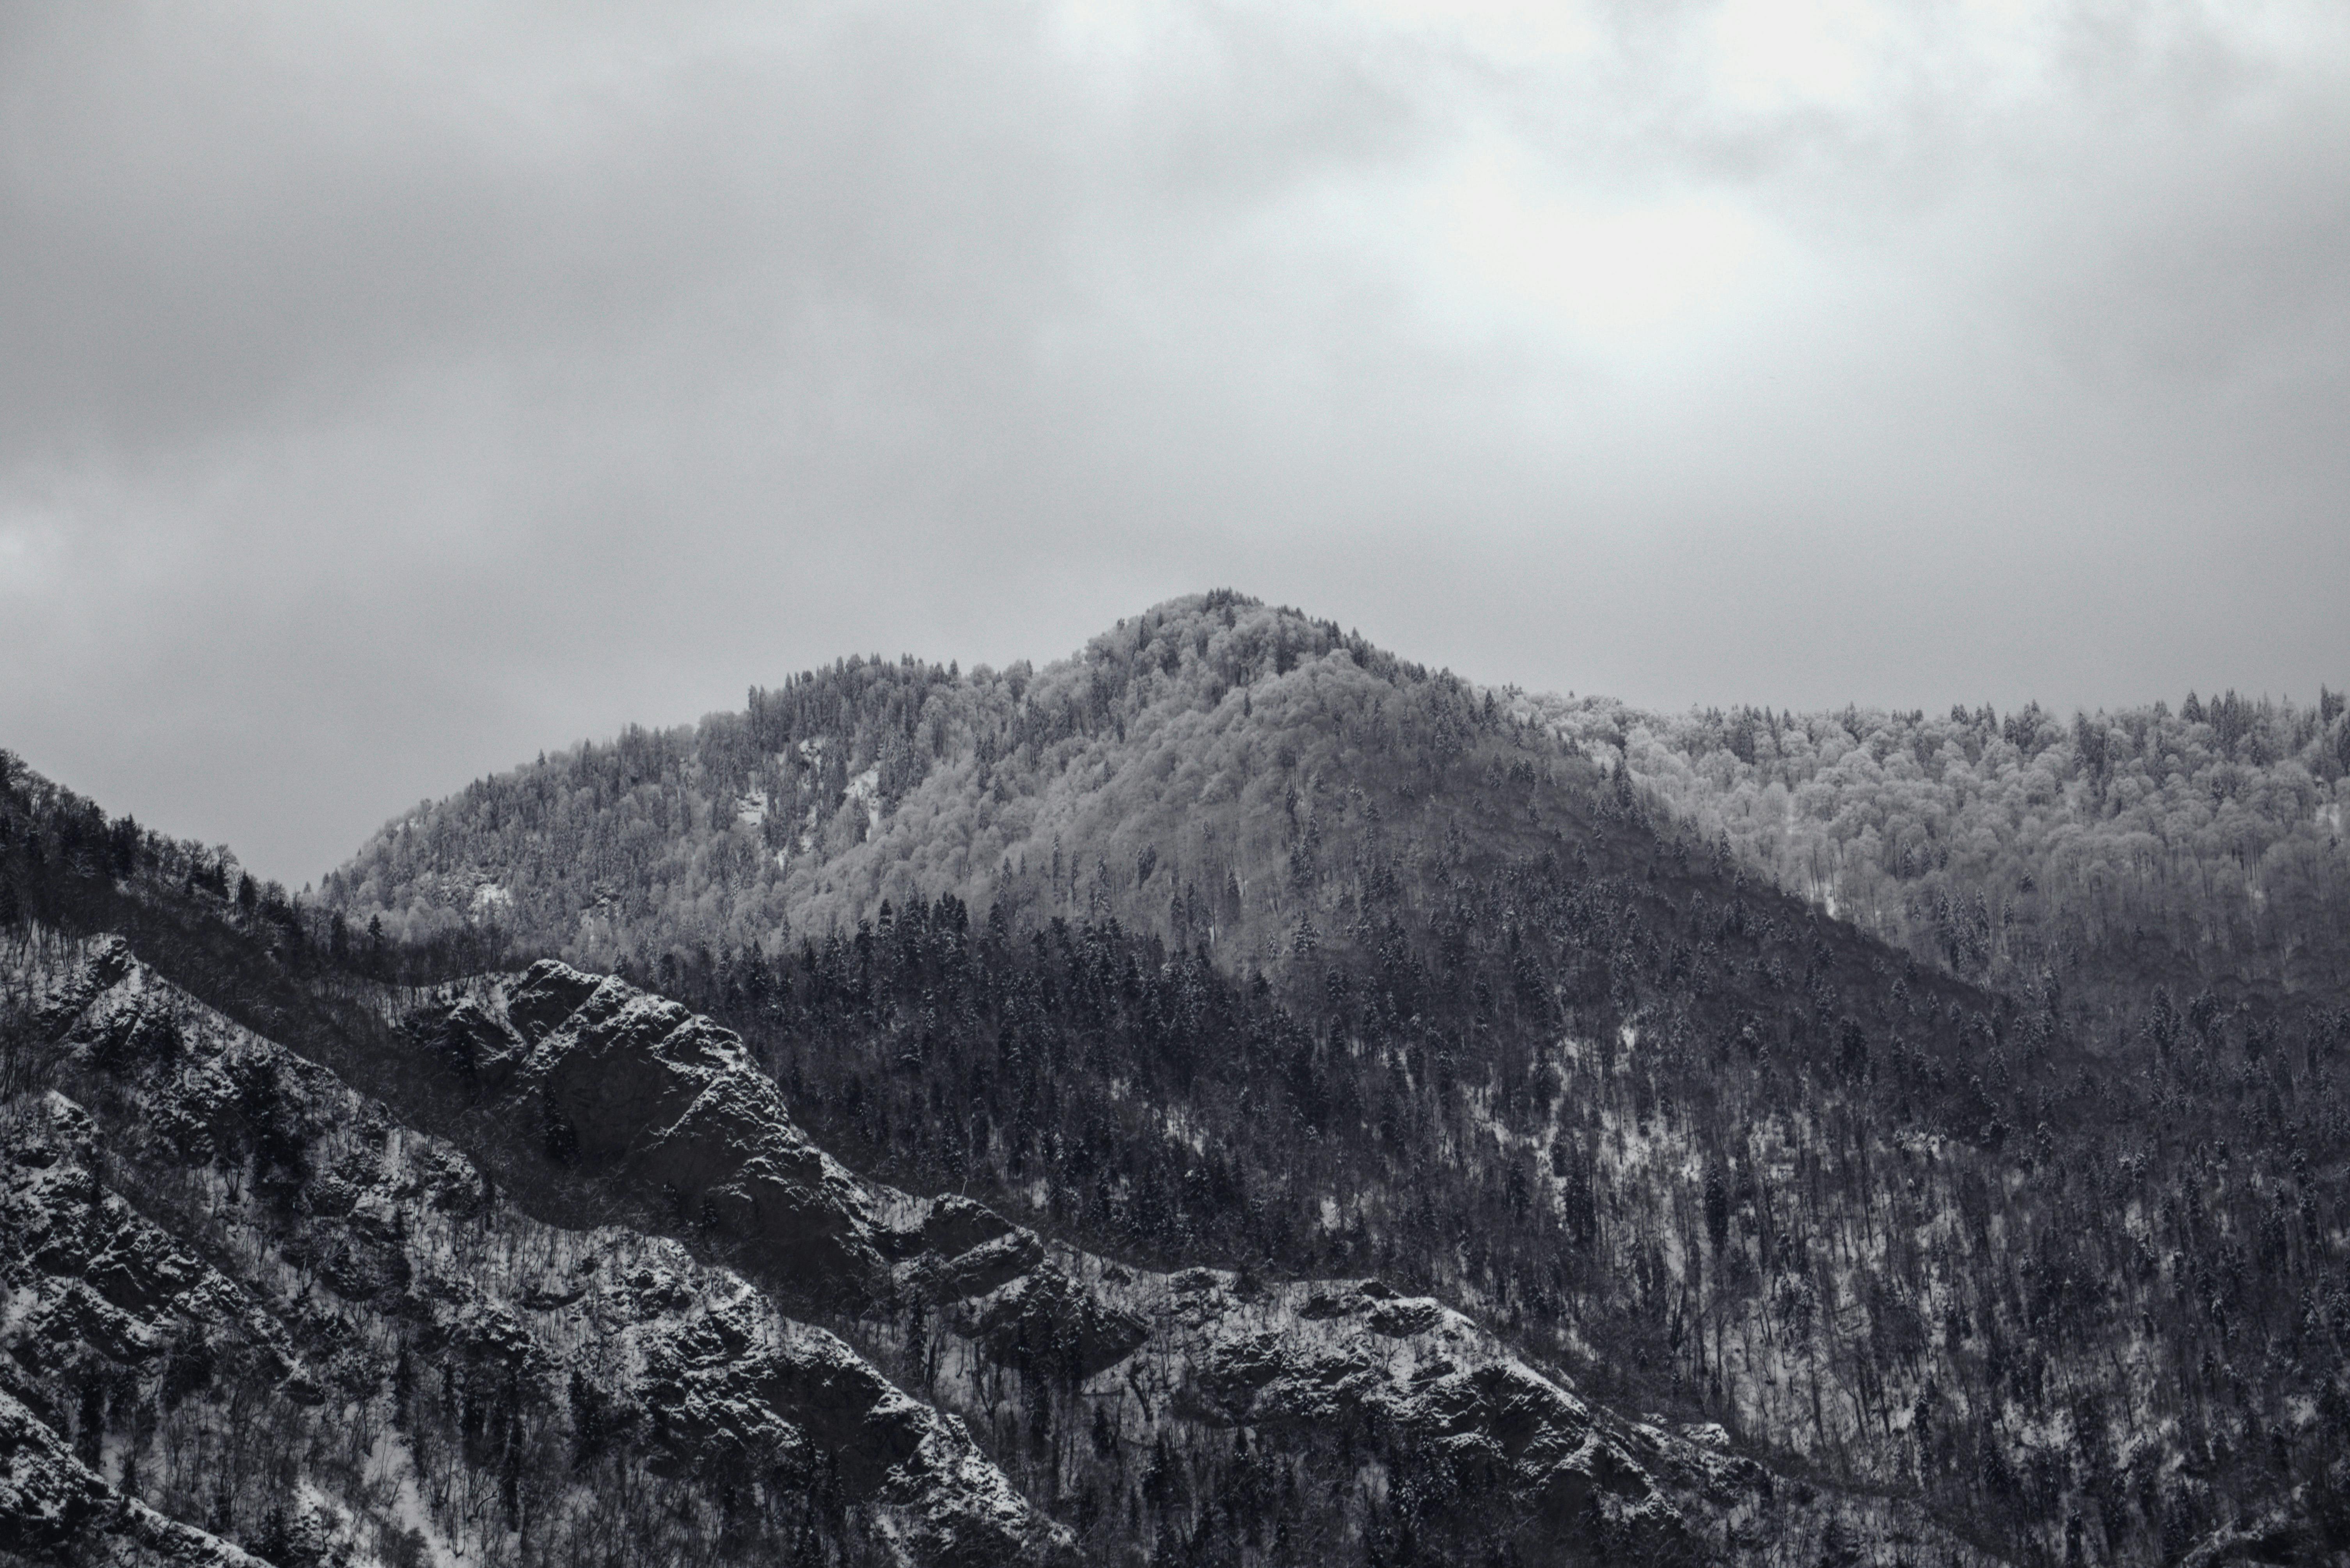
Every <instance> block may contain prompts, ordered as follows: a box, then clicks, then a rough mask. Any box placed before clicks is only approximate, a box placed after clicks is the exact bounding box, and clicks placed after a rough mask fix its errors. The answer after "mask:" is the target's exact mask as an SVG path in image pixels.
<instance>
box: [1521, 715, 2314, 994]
mask: <svg viewBox="0 0 2350 1568" xmlns="http://www.w3.org/2000/svg"><path fill="white" fill-rule="evenodd" d="M1513 708H1514V709H1515V710H1516V711H1519V712H1521V713H1522V714H1523V715H1524V716H1526V717H1528V718H1531V719H1534V720H1536V721H1537V722H1541V723H1543V724H1544V725H1545V726H1546V727H1547V728H1549V729H1551V730H1552V731H1554V732H1555V733H1557V734H1559V735H1561V736H1562V737H1563V738H1565V739H1567V740H1569V741H1571V742H1574V743H1575V746H1576V747H1577V748H1578V749H1579V750H1581V751H1582V752H1584V753H1586V754H1588V755H1590V756H1592V757H1594V758H1595V759H1597V760H1599V761H1601V762H1602V763H1604V764H1606V765H1608V766H1611V767H1621V768H1622V769H1624V770H1625V771H1626V772H1627V774H1629V776H1630V777H1631V779H1632V780H1633V781H1634V782H1635V783H1636V784H1638V786H1639V787H1640V788H1641V789H1642V790H1644V791H1646V792H1648V793H1649V794H1651V795H1653V796H1654V797H1655V798H1656V799H1657V800H1658V801H1659V803H1660V804H1661V805H1663V806H1664V807H1665V808H1666V809H1667V810H1669V812H1671V813H1672V815H1674V816H1675V817H1676V818H1677V819H1679V820H1680V821H1683V822H1686V823H1688V824H1690V825H1691V826H1695V827H1697V828H1699V829H1700V831H1702V832H1704V833H1706V834H1708V835H1709V836H1712V835H1719V836H1721V837H1723V838H1725V839H1726V840H1727V841H1728V842H1729V843H1730V845H1731V846H1732V847H1733V848H1734V850H1735V851H1736V853H1737V854H1738V855H1739V856H1740V857H1742V859H1744V860H1746V861H1748V862H1749V863H1751V864H1752V865H1754V866H1756V867H1760V868H1761V869H1762V870H1763V873H1764V874H1766V875H1769V876H1771V877H1774V878H1776V879H1777V880H1778V881H1779V882H1780V883H1781V884H1782V885H1783V886H1784V887H1787V888H1792V889H1794V890H1796V891H1799V892H1801V893H1804V895H1806V896H1808V897H1810V898H1814V899H1816V900H1818V901H1819V902H1821V903H1822V904H1823V905H1824V907H1825V908H1826V909H1829V910H1830V911H1831V912H1834V913H1836V914H1839V915H1842V916H1843V917H1844V918H1846V919H1851V920H1854V921H1856V922H1858V923H1859V924H1861V925H1863V926H1865V927H1866V928H1867V929H1870V930H1872V931H1875V932H1876V933H1877V934H1878V935H1880V936H1882V937H1884V938H1885V939H1886V940H1888V941H1891V942H1893V943H1895V944H1897V945H1900V946H1906V947H1908V948H1909V949H1910V950H1913V951H1914V952H1916V953H1917V954H1918V957H1919V958H1920V959H1922V960H1925V961H1930V962H1934V963H1938V964H1940V965H1942V966H1944V967H1946V968H1949V969H1950V970H1951V971H1954V972H1958V973H1963V974H1967V975H1970V976H1974V977H1978V978H1984V979H1991V980H1995V981H1998V982H1999V983H2001V984H2003V985H2008V986H2028V985H2029V984H2031V983H2032V982H2033V981H2035V980H2036V979H2037V978H2038V976H2039V974H2040V973H2041V971H2043V970H2054V971H2057V972H2059V973H2063V974H2065V975H2067V976H2068V977H2069V976H2076V975H2077V976H2081V977H2083V978H2085V979H2087V980H2090V981H2093V982H2094V981H2102V980H2104V979H2106V978H2111V979H2112V980H2114V981H2116V982H2118V983H2121V984H2124V985H2130V984H2136V985H2138V986H2144V985H2147V984H2152V983H2158V982H2160V983H2167V984H2169V985H2170V986H2172V987H2173V988H2174V989H2176V988H2178V986H2180V985H2181V984H2182V981H2181V977H2182V976H2191V977H2193V979H2194V981H2195V982H2196V983H2192V984H2189V986H2188V989H2190V990H2199V989H2201V988H2202V986H2203V985H2205V984H2208V985H2210V986H2211V987H2212V988H2214V989H2216V990H2218V991H2220V992H2224V993H2226V994H2229V995H2230V996H2245V997H2249V996H2252V995H2256V994H2264V995H2271V996H2291V995H2296V994H2299V993H2303V992H2315V993H2317V994H2318V995H2319V996H2321V997H2323V998H2325V999H2328V1000H2331V1001H2333V1002H2336V1003H2338V1002H2342V1001H2344V1000H2345V988H2350V947H2345V943H2350V850H2346V849H2345V846H2344V843H2343V830H2344V826H2345V819H2344V814H2345V809H2350V788H2345V784H2344V783H2343V780H2344V776H2345V774H2350V720H2345V716H2344V699H2343V697H2342V695H2341V694H2340V693H2338V692H2334V691H2320V692H2319V694H2318V701H2317V702H2316V705H2315V706H2314V707H2296V706H2295V705H2293V703H2291V702H2277V701H2268V700H2266V699H2262V700H2260V701H2250V700H2247V699H2245V698H2242V697H2240V696H2238V695H2237V694H2236V693H2235V692H2233V691H2230V692H2228V693H2226V694H2225V695H2224V696H2220V697H2216V698H2213V699H2210V700H2209V701H2205V700H2203V699H2200V698H2199V697H2198V696H2197V695H2196V694H2195V693H2194V692H2191V691H2190V692H2189V693H2188V694H2187V699H2186V701H2184V702H2182V703H2181V704H2180V705H2179V708H2178V711H2177V712H2175V713H2174V712H2173V711H2171V710H2170V708H2169V707H2168V704H2166V703H2162V702H2156V703H2154V704H2152V705H2151V706H2149V707H2146V708H2140V709H2133V710H2129V711H2123V712H2120V713H2106V712H2102V711H2101V712H2097V713H2095V714H2089V713H2076V714H2074V716H2073V718H2072V721H2071V722H2069V723H2066V722H2062V721H2060V720H2059V719H2058V718H2057V717H2056V716H2055V715H2054V714H2052V713H2049V712H2046V711H2043V710H2042V709H2040V708H2039V707H2038V706H2036V705H2027V706H2025V707H2024V708H2022V709H2021V710H2019V711H2015V712H2012V713H2010V714H2007V715H2006V716H2004V717H2002V716H2001V715H2000V714H1998V713H1996V712H1994V711H1991V709H1990V708H1987V707H1986V708H1980V709H1976V710H1974V711H1968V710H1966V709H1963V708H1960V709H1953V710H1952V711H1951V712H1950V715H1949V717H1948V718H1929V717H1928V716H1927V715H1926V714H1925V713H1923V712H1922V711H1913V712H1908V713H1884V712H1876V711H1867V712H1864V711H1859V710H1857V709H1846V710H1845V711H1842V712H1840V713H1810V714H1791V713H1783V712H1782V713H1773V712H1772V711H1768V710H1763V709H1740V710H1737V711H1731V712H1728V713H1724V712H1722V711H1719V710H1711V711H1704V712H1699V713H1690V714H1686V715H1681V716H1677V717H1676V716H1667V715H1661V714H1655V713H1645V712H1640V711H1636V710H1632V709H1628V708H1626V707H1624V706H1623V705H1622V704H1620V703H1617V702H1613V701H1607V700H1605V699H1598V698H1584V699H1582V700H1580V701H1565V700H1561V699H1556V698H1536V699H1529V698H1520V699H1518V700H1517V701H1515V702H1514V703H1513Z"/></svg>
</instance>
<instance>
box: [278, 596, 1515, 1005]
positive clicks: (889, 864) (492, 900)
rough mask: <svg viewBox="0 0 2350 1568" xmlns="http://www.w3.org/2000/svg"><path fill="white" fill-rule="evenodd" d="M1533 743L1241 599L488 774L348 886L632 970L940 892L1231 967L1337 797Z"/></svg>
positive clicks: (336, 902)
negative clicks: (1311, 822)
mask: <svg viewBox="0 0 2350 1568" xmlns="http://www.w3.org/2000/svg"><path fill="white" fill-rule="evenodd" d="M1504 738H1508V739H1509V741H1510V743H1511V745H1512V746H1513V747H1521V746H1523V745H1526V744H1532V743H1534V742H1537V741H1539V750H1540V754H1541V755H1542V756H1543V757H1544V758H1547V759H1553V760H1555V758H1556V756H1557V753H1558V750H1559V748H1558V747H1557V745H1556V743H1555V742H1550V741H1548V740H1547V739H1546V738H1543V737H1536V736H1534V734H1533V732H1530V731H1527V732H1521V730H1520V728H1519V727H1518V726H1514V725H1513V724H1511V723H1510V722H1508V721H1507V720H1505V719H1503V717H1502V716H1501V715H1500V714H1499V711H1498V710H1497V709H1496V707H1495V706H1494V704H1493V702H1492V700H1491V699H1490V698H1482V697H1481V696H1480V695H1479V694H1478V693H1476V692H1473V691H1471V689H1470V688H1469V687H1468V686H1467V685H1466V684H1465V683H1463V682H1461V681H1460V680H1457V679H1456V678H1454V677H1452V676H1451V675H1449V674H1445V673H1443V672H1431V671H1430V670H1425V669H1423V668H1421V667H1419V666H1417V665H1412V664H1409V663H1406V662H1404V661H1401V660H1399V659H1395V658H1394V657H1392V656H1391V655H1388V654H1386V653H1384V652H1382V651H1380V650H1378V649H1375V648H1373V647H1371V646H1370V645H1369V644H1368V643H1367V642H1365V641H1364V640H1363V639H1361V638H1360V637H1359V636H1356V635H1353V634H1349V633H1346V632H1342V631H1341V630H1340V629H1339V628H1337V627H1336V625H1334V624H1332V623H1329V622H1322V621H1313V620H1309V619H1307V618H1304V617H1302V616H1299V615H1297V614H1296V613H1295V612H1294V611H1286V610H1275V609H1272V608H1269V607H1265V606H1263V605H1260V604H1257V603H1255V602H1254V601H1253V600H1248V599H1244V598H1242V597H1238V596H1236V595H1230V594H1211V595H1207V596H1203V597H1198V598H1194V599H1190V600H1180V601H1176V602H1175V603H1173V604H1170V605H1167V606H1162V607H1159V608H1157V609H1154V610H1152V611H1150V612H1149V613H1148V614H1146V615H1144V616H1141V617H1139V618H1136V619H1134V620H1132V621H1130V622H1128V623H1125V624H1123V625H1121V626H1120V627H1119V628H1117V629H1116V630H1114V631H1112V632H1110V633H1108V634H1107V635H1106V636H1104V637H1102V638H1099V639H1096V640H1095V641H1094V642H1093V643H1092V644H1091V645H1090V646H1088V647H1087V649H1086V650H1085V651H1084V653H1083V654H1081V655H1080V656H1078V657H1077V658H1075V659H1069V660H1066V661H1063V662H1061V663H1058V664H1055V665H1051V666H1048V667H1046V668H1045V669H1044V670H1034V669H1031V668H1030V667H1029V666H1027V665H1025V664H1019V665H1014V666H1013V667H1011V668H1010V669H1008V670H1002V671H996V670H987V669H984V668H981V669H976V670H972V671H970V672H968V673H967V674H966V673H962V672H961V671H958V670H955V669H954V668H952V667H948V668H945V669H941V668H940V667H937V666H933V665H926V664H920V663H918V662H916V661H913V660H911V659H904V660H900V661H899V662H897V663H894V664H893V663H889V662H886V661H882V660H879V659H875V660H866V659H849V660H845V661H842V662H841V663H839V664H837V665H835V666H834V667H833V668H832V669H830V670H815V671H810V672H808V673H807V674H806V675H803V676H800V677H797V678H795V679H794V680H790V681H788V682H786V683H785V685H784V686H783V687H782V688H781V689H780V690H754V691H753V692H752V693H751V695H750V700H749V702H748V704H747V706H746V708H745V709H744V711H741V712H735V713H722V714H714V715H712V716H711V717H709V718H707V719H704V720H703V721H702V722H701V723H700V724H699V725H698V726H695V727H694V728H691V729H684V730H675V731H669V732H646V731H640V730H639V731H631V732H629V733H627V734H624V735H623V736H621V737H620V738H619V740H618V741H616V742H612V743H609V744H591V745H585V746H581V747H579V748H577V749H576V750H574V751H571V752H568V753H562V754H559V755H556V756H554V757H550V758H546V759H542V760H541V761H540V762H539V763H535V764H533V765H531V766H528V767H525V768H521V769H518V770H516V771H515V772H514V773H511V774H502V775H499V776H498V777H496V778H493V779H484V780H481V781H477V782H476V783H475V784H473V785H471V786H469V787H468V788H467V789H466V790H465V791H463V792H462V793H461V794H457V795H454V796H452V797H451V798H450V799H448V800H446V801H443V802H441V803H440V804H438V805H432V806H428V807H423V808H420V810H419V811H418V812H416V813H414V814H411V815H408V816H405V817H402V818H400V820H398V821H396V822H394V823H392V824H390V826H387V827H386V828H385V829H384V831H383V832H382V833H380V834H379V835H377V836H376V837H375V838H373V839H372V840H370V841H369V844H368V845H367V846H365V847H364V848H363V849H362V850H361V851H360V852H359V855H358V856H357V857H354V859H353V860H352V862H351V863H350V864H349V865H348V867H345V868H344V869H343V870H342V871H340V872H338V873H337V874H336V875H335V876H333V877H329V878H328V881H327V884H326V886H325V889H324V894H323V896H324V898H326V900H327V901H328V903H330V904H332V905H333V906H335V907H337V908H338V909H344V910H346V911H348V912H349V914H350V915H351V917H352V918H353V919H381V920H382V921H383V922H384V923H385V926H386V929H389V930H390V932H391V933H392V934H393V935H394V936H400V937H405V936H415V935H423V934H427V933H432V932H436V931H441V930H447V929H456V928H459V927H461V926H463V925H465V924H467V923H483V922H485V921H494V922H496V923H500V924H503V925H504V926H505V927H507V929H511V930H514V931H515V932H516V933H517V934H518V935H519V936H521V938H522V939H523V940H526V941H529V942H530V943H532V944H533V945H536V946H542V947H545V948H546V949H547V950H556V951H560V952H563V953H564V954H566V955H567V956H568V957H570V958H572V959H573V960H575V961H581V962H586V963H590V964H602V965H607V966H608V965H611V964H614V963H618V962H619V961H622V960H623V959H626V958H629V957H632V956H633V955H635V954H637V953H638V952H639V950H642V951H645V952H649V953H658V952H659V951H660V950H664V949H666V948H671V947H677V946H691V944H692V943H694V942H697V941H723V942H729V943H732V944H733V945H736V946H741V945H745V944H747V943H749V942H751V941H754V940H756V941H759V942H761V943H763V944H764V945H765V946H767V947H769V948H771V949H772V948H774V947H775V946H776V945H777V944H778V943H788V942H790V941H792V940H795V937H796V936H798V935H801V934H817V935H820V934H821V933H822V932H824V931H825V930H826V929H832V928H836V927H837V928H838V929H847V927H849V926H851V925H853V924H854V922H855V921H856V920H857V919H859V918H865V919H870V918H871V916H872V914H873V912H874V909H876V907H877V906H878V905H879V903H880V902H881V901H882V900H883V899H885V898H886V899H890V900H893V901H896V902H899V903H903V902H905V901H907V900H908V899H910V898H914V897H917V896H921V897H930V896H934V895H935V894H936V893H938V892H940V891H951V892H953V893H955V894H956V896H958V897H959V898H962V899H963V900H964V901H965V902H966V903H968V904H970V905H972V907H974V908H980V909H984V908H987V907H989V906H991V905H995V904H1001V905H1003V906H1004V907H1005V908H1006V909H1008V910H1012V911H1014V912H1029V913H1033V914H1035V916H1036V917H1037V918H1039V919H1044V918H1049V917H1050V915H1052V914H1055V913H1058V914H1062V915H1065V916H1070V917H1075V918H1085V917H1088V916H1090V917H1092V918H1095V919H1104V918H1107V916H1108V915H1109V914H1112V913H1115V914H1117V915H1118V917H1119V918H1120V919H1121V920H1122V921H1123V922H1124V923H1125V924H1126V925H1128V927H1129V928H1140V929H1151V930H1156V931H1158V932H1159V935H1161V936H1162V938H1164V939H1165V940H1169V941H1170V942H1182V943H1184V944H1186V945H1188V944H1189V942H1190V941H1191V940H1192V937H1193V936H1194V935H1195V934H1196V935H1197V936H1200V937H1205V938H1206V939H1207V940H1210V942H1211V945H1212V946H1213V947H1215V948H1216V950H1217V951H1218V954H1219V956H1220V958H1224V959H1227V960H1229V959H1230V958H1231V957H1232V952H1233V950H1234V948H1235V945H1237V946H1238V947H1241V948H1253V949H1256V950H1263V948H1264V947H1265V946H1266V945H1267V944H1268V943H1270V942H1274V941H1280V942H1283V943H1286V942H1287V941H1288V940H1290V939H1291V938H1292V937H1293V936H1294V935H1295V929H1294V928H1295V924H1296V915H1295V909H1294V905H1293V904H1292V902H1291V901H1289V900H1287V899H1285V898H1284V893H1285V890H1286V888H1287V887H1288V884H1289V877H1288V875H1287V867H1286V864H1285V860H1286V856H1287V853H1288V837H1289V833H1288V827H1289V821H1288V819H1289V818H1291V817H1293V816H1295V815H1299V814H1301V813H1303V814H1307V815H1310V814H1311V812H1312V811H1313V810H1314V808H1315V804H1316V803H1315V798H1314V797H1315V793H1316V792H1317V791H1320V792H1324V793H1327V792H1337V791H1343V790H1344V789H1346V788H1347V786H1348V785H1349V784H1350V782H1351V781H1352V780H1354V779H1355V778H1356V777H1357V775H1360V774H1377V775H1378V783H1379V785H1380V787H1381V788H1382V789H1383V790H1386V791H1388V793H1390V794H1391V793H1393V792H1394V791H1395V790H1397V789H1401V790H1404V791H1406V792H1409V793H1417V794H1421V795H1425V794H1429V793H1430V792H1431V791H1432V790H1434V789H1435V788H1436V787H1437V786H1438V784H1439V783H1440V780H1441V779H1442V778H1443V777H1445V776H1447V774H1448V773H1449V772H1451V771H1452V770H1454V769H1455V768H1456V767H1457V765H1458V764H1459V763H1461V759H1462V758H1464V757H1466V756H1468V755H1470V754H1471V753H1476V752H1478V751H1479V750H1480V749H1481V747H1482V746H1483V745H1485V744H1487V743H1489V742H1497V741H1501V740H1503V739H1504ZM1514 754H1515V753H1514V751H1513V755H1514ZM1365 782H1368V781H1367V780H1366V781H1365ZM1193 926H1196V927H1197V930H1196V932H1194V931H1193V930H1192V929H1191V927H1193Z"/></svg>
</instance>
